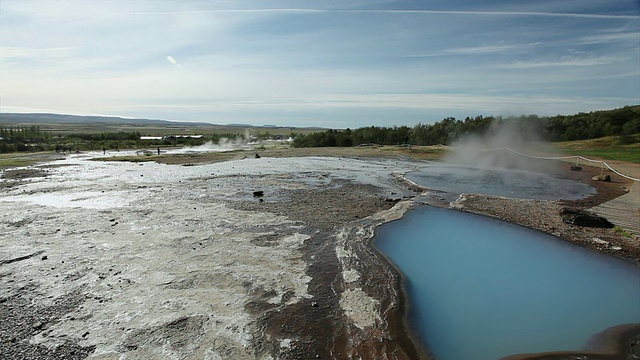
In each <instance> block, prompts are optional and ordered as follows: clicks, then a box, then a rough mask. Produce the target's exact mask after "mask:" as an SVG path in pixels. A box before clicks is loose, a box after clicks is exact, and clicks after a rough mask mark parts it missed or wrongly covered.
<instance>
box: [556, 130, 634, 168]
mask: <svg viewBox="0 0 640 360" xmlns="http://www.w3.org/2000/svg"><path fill="white" fill-rule="evenodd" d="M554 145H555V147H556V148H557V149H558V150H559V151H561V152H563V153H565V154H567V155H581V156H584V157H589V158H595V159H602V160H619V161H628V162H633V163H636V164H640V141H637V142H635V143H633V144H627V145H619V144H618V138H617V137H612V136H609V137H604V138H599V139H591V140H578V141H565V142H559V143H555V144H554Z"/></svg>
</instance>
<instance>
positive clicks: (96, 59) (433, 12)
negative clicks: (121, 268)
mask: <svg viewBox="0 0 640 360" xmlns="http://www.w3.org/2000/svg"><path fill="white" fill-rule="evenodd" d="M638 103H640V2H639V1H638V0H607V1H604V0H574V1H567V0H552V1H547V0H541V1H506V0H501V1H500V0H499V1H491V0H489V1H475V0H474V1H472V0H467V1H439V0H438V1H375V0H371V1H359V0H354V1H334V2H329V1H269V0H260V1H161V0H160V1H143V0H135V1H106V0H103V1H78V2H65V1H50V0H48V1H42V2H41V1H36V0H25V1H13V0H0V112H54V113H67V114H99V115H115V116H126V117H143V118H158V119H167V120H189V121H204V122H212V123H220V124H227V123H249V124H254V125H263V124H275V125H283V126H323V127H332V128H346V127H351V128H357V127H361V126H369V125H376V126H393V125H409V126H412V125H414V124H416V123H418V122H422V123H433V122H435V121H438V120H441V119H442V118H444V117H447V116H454V117H457V118H464V117H465V116H475V115H485V116H488V115H505V116H508V115H519V114H532V113H535V114H538V115H556V114H573V113H576V112H581V111H593V110H600V109H611V108H616V107H621V106H624V105H634V104H638Z"/></svg>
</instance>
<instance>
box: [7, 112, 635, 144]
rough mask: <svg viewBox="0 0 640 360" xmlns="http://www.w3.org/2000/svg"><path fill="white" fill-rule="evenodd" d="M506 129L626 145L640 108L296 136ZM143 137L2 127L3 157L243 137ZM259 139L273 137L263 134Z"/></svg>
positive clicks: (449, 134) (445, 139)
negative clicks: (610, 140)
mask: <svg viewBox="0 0 640 360" xmlns="http://www.w3.org/2000/svg"><path fill="white" fill-rule="evenodd" d="M501 124H502V125H503V124H509V125H510V126H512V127H514V128H516V129H519V130H520V133H535V134H537V136H538V137H539V138H540V139H541V140H547V141H571V140H586V139H593V138H599V137H604V136H617V137H618V140H619V141H620V142H621V143H625V142H626V143H630V142H637V141H640V140H639V137H640V105H635V106H625V107H623V108H619V109H614V110H604V111H594V112H589V113H578V114H575V115H557V116H551V117H540V116H537V115H522V116H517V117H499V116H498V117H494V116H488V117H484V116H476V117H473V118H471V117H466V118H465V119H462V120H459V119H456V118H453V117H447V118H444V119H442V120H441V121H438V122H435V123H433V124H423V123H418V124H416V125H415V126H413V127H409V126H393V127H378V126H369V127H362V128H358V129H355V130H351V129H345V130H333V129H332V130H327V131H323V132H316V133H311V134H308V135H303V134H292V136H294V138H295V140H294V142H293V146H295V147H322V146H331V147H336V146H337V147H349V146H358V145H362V144H380V145H403V144H406V145H438V144H444V145H446V144H451V143H452V142H453V141H455V140H456V139H459V138H460V137H462V136H466V135H469V134H484V133H486V132H487V131H490V129H492V128H494V127H496V126H499V125H501ZM140 136H141V134H140V132H137V131H136V132H103V133H52V132H51V131H44V130H41V129H40V127H39V126H37V125H33V126H6V127H5V126H3V125H2V124H0V153H7V152H16V151H53V150H55V151H83V150H102V149H124V148H143V147H156V146H197V145H202V144H204V143H206V142H213V143H219V141H220V140H221V139H222V138H226V139H230V140H236V139H238V138H239V137H243V138H244V135H242V134H238V133H227V134H208V135H204V136H203V137H201V138H188V137H185V138H181V137H175V138H171V139H167V138H165V139H155V140H141V139H140ZM256 137H257V138H258V139H264V138H269V137H270V134H269V133H266V134H257V135H256Z"/></svg>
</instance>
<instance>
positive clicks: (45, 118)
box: [0, 113, 321, 129]
mask: <svg viewBox="0 0 640 360" xmlns="http://www.w3.org/2000/svg"><path fill="white" fill-rule="evenodd" d="M87 123H94V124H109V125H146V126H154V125H155V126H171V125H173V126H184V127H192V126H195V127H220V126H222V127H238V128H267V129H268V128H299V127H295V126H276V125H262V126H261V125H250V124H213V123H207V122H195V121H171V120H158V119H141V118H122V117H117V116H84V115H65V114H45V113H24V114H23V113H0V124H14V125H17V124H22V125H26V124H34V125H36V124H87ZM308 128H316V127H308ZM317 128H318V129H321V128H320V127H317Z"/></svg>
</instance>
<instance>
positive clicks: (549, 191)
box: [405, 163, 596, 200]
mask: <svg viewBox="0 0 640 360" xmlns="http://www.w3.org/2000/svg"><path fill="white" fill-rule="evenodd" d="M405 176H406V177H407V178H408V179H409V180H411V181H413V182H415V183H417V184H419V185H423V186H426V187H428V188H430V189H435V190H442V191H446V192H450V193H454V194H460V193H475V194H485V195H499V196H506V197H512V198H527V199H538V200H555V199H565V200H575V199H580V198H583V197H588V196H590V195H593V194H595V193H596V190H595V188H593V187H591V186H589V185H586V184H582V183H578V182H575V181H572V180H569V179H564V178H561V177H558V176H552V175H549V174H545V173H540V172H535V171H529V170H517V169H496V168H482V167H472V166H462V165H452V164H446V163H434V164H432V165H429V166H427V167H424V168H422V169H421V170H420V171H414V172H410V173H407V174H406V175H405Z"/></svg>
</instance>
